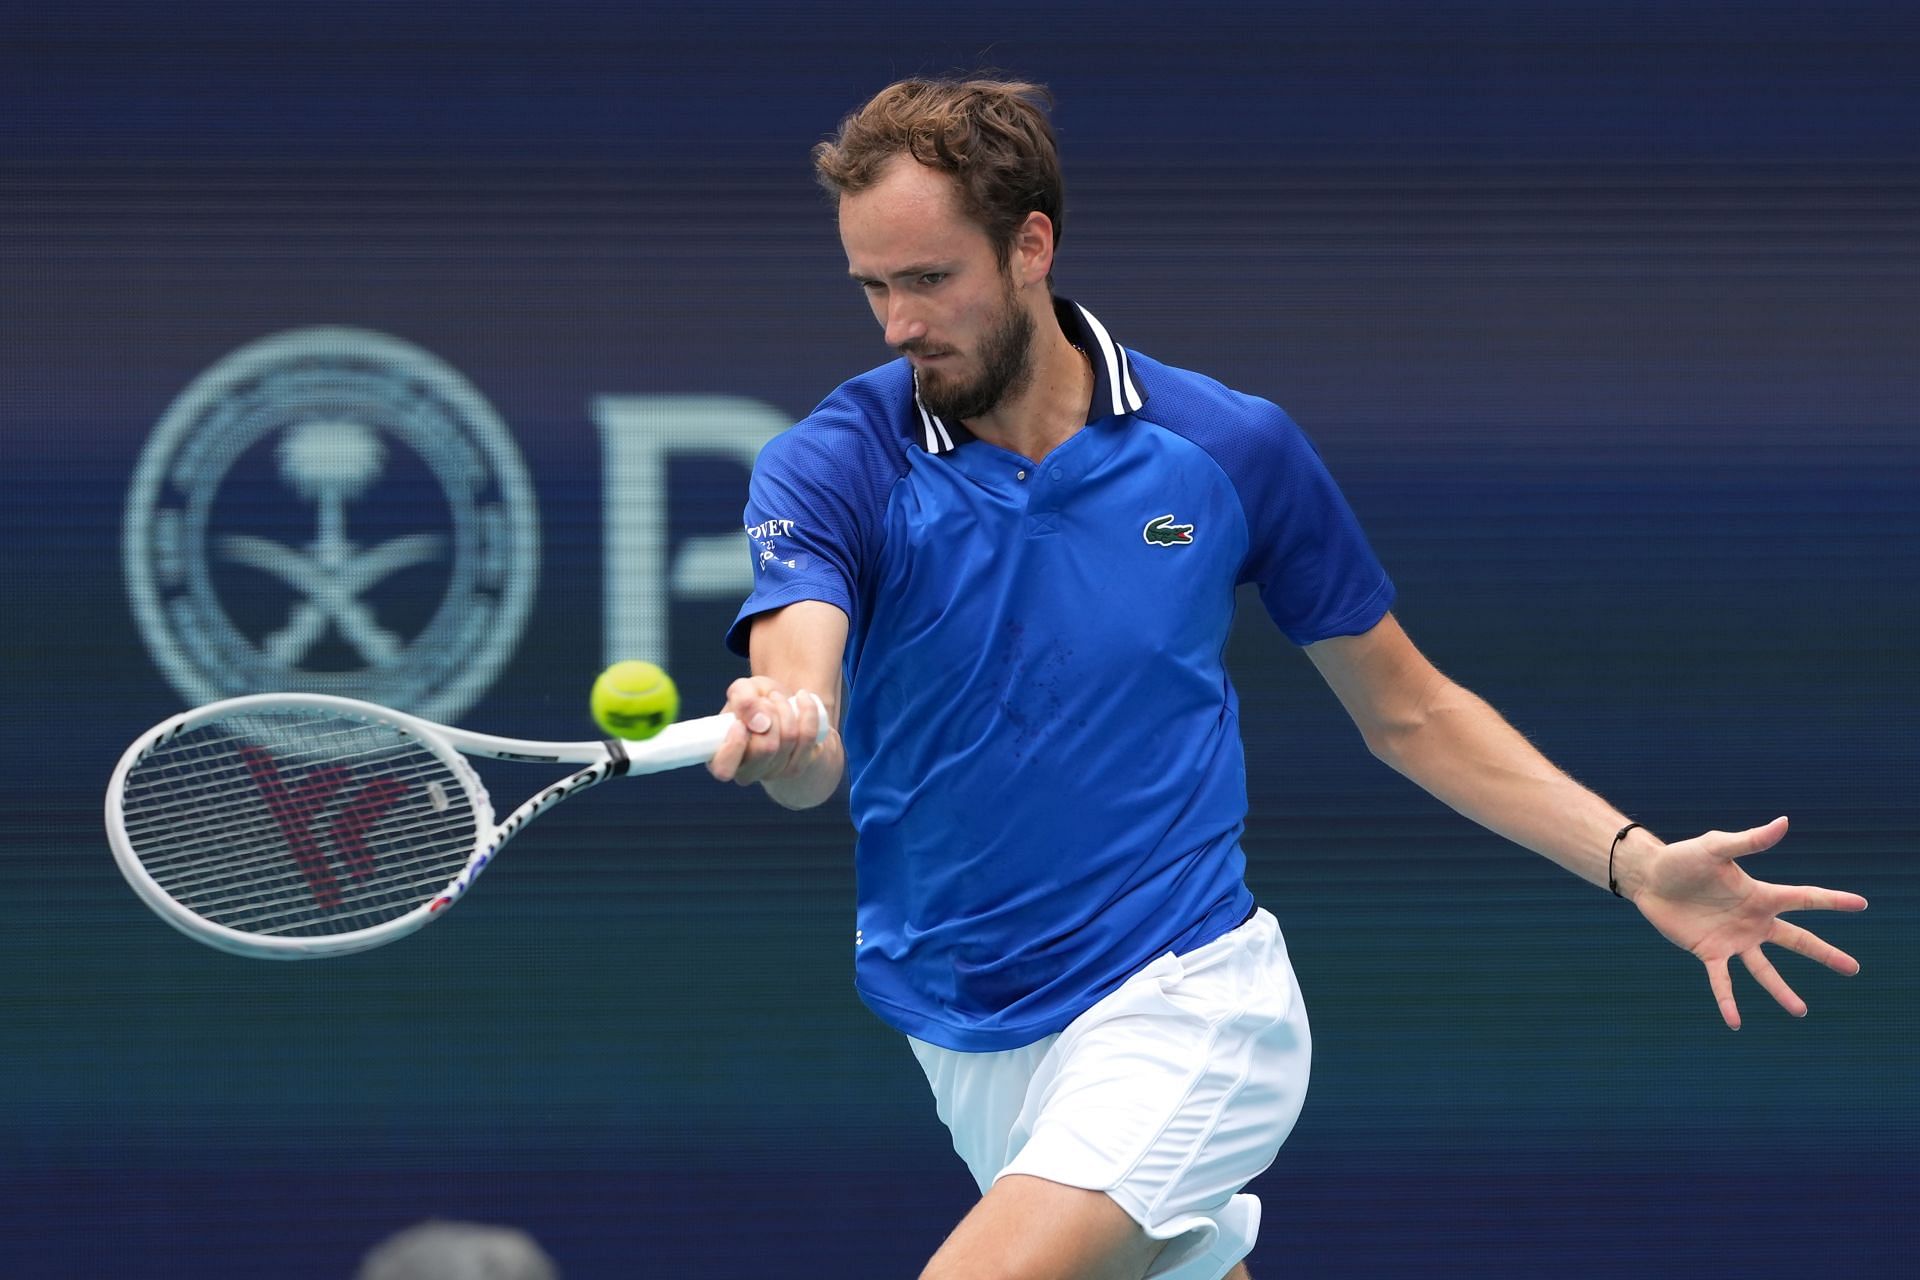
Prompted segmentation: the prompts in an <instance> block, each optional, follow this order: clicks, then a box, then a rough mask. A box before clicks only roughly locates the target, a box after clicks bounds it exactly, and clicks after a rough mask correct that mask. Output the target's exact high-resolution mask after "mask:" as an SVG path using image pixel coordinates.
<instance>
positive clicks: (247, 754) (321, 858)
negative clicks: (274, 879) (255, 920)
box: [240, 745, 407, 911]
mask: <svg viewBox="0 0 1920 1280" xmlns="http://www.w3.org/2000/svg"><path fill="white" fill-rule="evenodd" d="M240 759H241V760H242V761H243V762H244V763H245V764H246V766H247V773H248V774H249V775H250V776H251V777H252V778H253V785H254V786H255V787H256V788H258V790H259V792H260V798H261V799H262V800H264V801H266V805H267V812H269V813H271V814H272V815H273V822H274V825H275V826H277V827H279V828H280V836H281V838H282V839H283V840H285V841H286V844H287V850H288V852H290V853H291V854H292V855H293V860H294V862H295V863H296V864H297V865H298V866H299V868H300V874H301V875H302V876H304V877H306V881H307V888H308V889H309V890H310V891H311V892H312V893H313V901H314V903H315V905H317V906H319V907H321V908H322V909H323V910H328V911H331V910H333V909H335V908H337V907H338V906H339V905H340V902H341V898H340V882H339V879H338V877H336V876H335V875H334V870H333V858H332V857H329V854H328V851H329V849H330V850H331V851H332V854H333V856H334V857H337V858H338V859H339V860H340V861H341V862H342V863H344V864H345V866H346V870H347V874H348V875H349V876H351V877H352V878H353V879H355V880H364V879H366V878H367V877H368V876H369V875H371V874H373V870H374V865H373V853H372V851H370V850H369V849H368V848H367V832H368V830H369V829H371V828H372V826H373V824H374V823H376V822H378V821H379V820H380V818H381V815H383V814H385V813H386V811H387V810H389V809H391V808H392V807H393V806H394V805H396V804H398V803H399V802H400V799H401V797H402V796H404V795H406V794H407V787H406V784H405V783H403V782H399V781H397V780H395V779H393V778H375V779H374V780H373V781H372V782H369V783H367V784H366V785H365V786H363V787H361V788H360V789H359V790H358V791H354V792H352V793H350V794H347V795H344V796H342V795H341V794H340V793H341V792H343V791H344V790H345V789H346V787H347V784H348V783H350V782H351V781H352V780H353V775H352V774H351V773H350V772H349V771H347V770H346V769H342V768H340V767H339V766H337V765H328V766H325V767H322V768H318V769H313V770H310V771H308V772H307V773H306V774H305V775H304V776H302V777H300V778H297V779H292V780H289V779H288V778H286V777H284V776H283V775H282V774H281V772H280V765H279V763H278V762H277V761H275V760H274V758H273V755H272V754H271V753H270V752H268V751H265V750H263V749H261V748H260V747H256V746H251V745H249V746H243V747H241V748H240ZM336 797H338V798H339V804H338V805H337V806H335V805H334V801H335V799H336ZM328 808H333V818H332V820H331V821H330V822H329V823H328V824H327V839H326V843H325V845H324V846H323V845H322V843H321V840H320V838H319V837H318V836H316V835H315V834H314V825H315V824H314V820H315V819H316V818H318V817H319V816H320V815H321V814H322V813H324V812H326V810H327V809H328Z"/></svg>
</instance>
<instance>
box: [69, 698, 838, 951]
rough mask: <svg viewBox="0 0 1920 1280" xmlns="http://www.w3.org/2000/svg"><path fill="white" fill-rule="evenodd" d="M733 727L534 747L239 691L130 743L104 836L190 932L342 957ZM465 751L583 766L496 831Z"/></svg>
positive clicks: (232, 944)
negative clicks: (536, 836)
mask: <svg viewBox="0 0 1920 1280" xmlns="http://www.w3.org/2000/svg"><path fill="white" fill-rule="evenodd" d="M800 697H806V698H812V699H813V701H814V704H815V706H817V707H820V738H821V739H824V738H825V737H826V734H827V729H828V725H827V715H826V708H825V707H824V706H820V699H819V698H818V697H817V696H816V695H814V694H811V693H803V694H800V695H797V696H796V698H795V699H794V701H795V703H796V705H797V704H798V700H799V698H800ZM733 719H734V718H733V717H732V716H731V715H717V716H706V717H704V718H701V719H698V720H684V721H681V722H680V723H678V724H673V725H669V726H667V727H666V728H665V729H663V730H661V731H660V733H659V734H657V735H656V736H654V737H652V738H649V739H647V740H646V741H644V742H623V741H619V740H617V739H610V740H608V741H605V742H527V741H522V740H520V739H517V738H497V737H493V736H491V735H489V734H482V733H470V732H468V731H466V730H464V729H454V728H449V727H448V726H446V725H440V724H434V723H433V722H431V721H428V720H422V719H420V718H418V717H417V716H410V715H406V714H405V713H403V712H399V711H390V710H388V709H387V708H385V707H380V706H375V705H374V704H372V703H369V702H360V701H357V700H355V699H352V698H336V697H329V696H326V695H323V694H301V693H261V694H252V695H249V696H247V697H241V698H228V699H225V700H224V701H221V702H214V703H209V704H208V705H206V706H204V707H198V708H196V709H194V710H192V711H185V712H182V713H181V714H179V715H177V716H173V717H172V718H170V719H168V720H164V721H162V722H161V723H159V724H157V725H155V726H154V727H153V728H151V729H149V730H147V732H146V733H144V734H142V735H141V736H140V738H139V739H138V740H137V741H136V742H134V744H133V745H132V746H130V747H128V748H127V750H126V753H125V754H124V755H123V756H121V757H120V764H119V766H118V767H117V768H116V769H115V770H114V771H113V780H112V781H111V782H110V783H108V784H107V838H108V839H109V841H111V843H112V845H113V856H114V858H115V860H116V861H118V862H119V864H120V870H121V871H122V872H123V873H125V875H126V877H127V881H128V883H130V884H131V885H132V886H133V888H134V892H136V893H138V894H139V895H140V897H141V899H142V900H143V901H144V902H145V903H146V904H147V905H148V906H150V907H152V908H153V909H154V910H155V911H156V912H158V913H159V915H160V917H161V919H163V920H165V921H166V922H167V923H168V924H171V925H173V926H174V927H175V928H178V929H180V930H181V931H183V932H184V933H186V934H187V935H188V936H189V937H192V938H196V939H198V940H199V941H201V942H204V943H207V944H208V945H210V946H214V947H218V948H220V949H221V950H223V951H231V952H234V953H235V954H237V955H243V956H253V957H259V958H264V959H271V960H305V959H315V958H320V957H325V956H338V955H346V954H348V953H350V952H355V951H365V950H367V949H368V948H369V947H377V946H379V945H381V944H382V943H386V942H392V941H393V940H394V939H396V938H402V937H405V936H406V935H407V934H409V933H412V932H413V931H414V930H415V929H418V928H420V926H422V925H424V924H425V923H426V922H427V921H429V920H431V919H433V918H434V917H435V916H437V915H439V914H440V913H441V912H443V911H445V910H446V909H447V908H448V907H450V906H452V905H453V904H454V903H455V902H458V901H459V900H460V898H461V896H462V895H464V894H465V893H466V891H467V890H468V889H470V888H472V887H473V882H474V880H475V879H476V878H478V876H479V875H480V873H481V872H482V871H483V870H485V869H486V866H487V864H488V863H489V862H491V861H492V860H493V858H494V856H495V855H496V854H498V853H499V852H500V848H501V846H502V845H504V844H506V842H507V841H508V840H511V839H512V838H513V837H514V836H515V835H517V834H519V832H520V830H521V829H522V828H524V827H525V826H526V825H527V824H528V823H529V822H531V821H533V819H535V818H537V817H539V816H540V815H541V814H543V813H545V812H546V811H547V810H549V809H551V808H553V806H554V805H556V804H559V803H560V802H561V801H562V800H565V799H567V798H568V797H569V796H573V795H578V794H579V793H580V792H582V791H585V790H586V789H587V788H588V787H592V786H596V785H598V784H599V783H601V782H604V781H606V780H607V779H608V778H611V777H614V776H616V775H619V774H643V773H659V772H662V771H664V770H667V769H679V768H683V767H685V766H687V765H693V764H704V763H705V762H706V761H708V760H710V759H712V757H713V753H714V752H715V751H717V750H719V748H720V744H721V742H722V740H724V739H725V738H726V736H727V729H728V728H729V727H730V726H731V725H732V724H733ZM463 753H464V754H463ZM468 755H473V756H484V757H488V758H490V759H494V760H518V761H523V762H526V763H530V764H579V765H584V766H585V767H584V768H582V769H580V770H578V771H576V772H574V773H572V774H569V775H568V776H567V777H564V778H562V779H560V780H559V781H558V782H556V783H554V784H553V785H552V786H550V787H547V788H546V789H545V790H543V791H540V792H538V793H537V794H536V795H534V797H533V798H532V799H530V800H528V801H527V802H526V803H525V804H523V805H521V806H520V807H519V808H518V809H515V810H514V811H513V812H512V813H511V814H509V815H507V819H506V821H504V822H501V823H498V824H496V823H495V822H494V812H493V805H492V802H491V801H490V800H489V799H488V797H487V791H486V788H485V787H484V786H483V785H481V782H480V777H479V775H478V774H477V773H475V772H474V770H473V766H472V765H470V764H469V763H468V762H467V760H466V758H465V757H466V756H468Z"/></svg>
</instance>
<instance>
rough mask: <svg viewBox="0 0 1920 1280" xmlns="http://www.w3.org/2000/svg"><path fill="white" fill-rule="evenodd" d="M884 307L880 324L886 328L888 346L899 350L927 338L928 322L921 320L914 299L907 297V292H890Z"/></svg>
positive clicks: (898, 290)
mask: <svg viewBox="0 0 1920 1280" xmlns="http://www.w3.org/2000/svg"><path fill="white" fill-rule="evenodd" d="M884 305H885V310H884V311H882V312H881V316H880V322H881V324H883V325H885V326H886V330H887V345H888V346H890V347H892V348H894V349H895V350H898V349H899V348H900V347H902V346H904V345H905V344H907V343H909V342H913V341H915V340H916V339H919V338H924V337H926V336H927V322H926V321H925V320H923V319H921V317H920V314H919V310H918V309H917V308H916V307H915V306H914V304H913V299H911V298H909V297H908V296H907V295H906V292H905V290H901V289H894V290H890V291H889V292H888V294H887V300H886V303H885V304H884Z"/></svg>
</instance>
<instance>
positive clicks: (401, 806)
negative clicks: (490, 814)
mask: <svg viewBox="0 0 1920 1280" xmlns="http://www.w3.org/2000/svg"><path fill="white" fill-rule="evenodd" d="M476 806H477V807H478V810H479V812H480V813H481V815H482V816H484V812H485V798H484V793H483V792H481V791H480V788H479V785H478V780H477V779H475V778H473V777H472V775H471V774H470V773H467V774H465V775H464V776H463V774H462V773H461V772H456V770H455V769H454V768H452V767H451V766H449V765H448V764H447V762H445V761H444V760H442V759H441V758H440V757H439V756H438V755H436V754H435V753H434V752H432V751H431V750H429V749H428V748H427V747H425V746H424V745H422V744H421V743H420V742H419V741H417V740H416V739H415V738H413V737H412V735H410V734H408V733H406V732H405V731H403V730H401V729H399V728H397V727H395V726H392V725H389V724H385V723H382V722H378V721H372V720H366V721H363V720H357V719H354V718H352V717H349V716H344V715H341V714H339V713H338V712H335V711H332V710H323V709H319V708H309V709H299V708H290V709H275V710H266V711H255V712H249V713H235V714H232V715H229V716H225V717H222V718H220V719H216V720H213V721H209V722H206V723H203V724H201V725H198V726H195V727H193V728H191V729H188V730H186V731H185V732H182V733H179V734H177V735H175V736H173V737H171V738H168V739H166V740H164V741H161V742H158V743H155V744H154V745H153V746H152V747H151V748H149V750H148V751H147V752H146V753H145V754H144V755H143V756H142V757H141V758H140V760H139V761H138V762H137V763H136V764H135V765H134V766H133V768H132V769H131V770H130V771H129V773H128V775H127V778H126V783H125V788H124V801H123V809H124V814H125V816H124V828H125V831H126V835H127V839H128V842H129V843H130V845H131V846H132V848H133V850H134V852H135V854H136V856H137V857H138V858H139V861H140V863H141V865H142V866H143V867H144V868H145V869H146V871H147V873H148V874H149V875H150V876H152V877H153V879H154V881H155V882H156V883H157V884H158V885H159V886H160V887H161V889H163V890H164V891H165V892H166V893H167V894H168V896H169V897H171V898H173V899H174V900H175V901H177V902H179V903H180V904H181V905H182V906H184V907H186V908H187V909H188V910H190V911H192V912H194V913H195V914H196V915H199V916H201V917H202V918H204V919H207V920H211V921H213V922H214V923H216V924H221V925H225V926H227V927H228V928H232V929H237V930H241V931H243V932H247V933H255V934H276V935H291V936H313V935H326V934H337V933H349V932H354V931H357V930H360V929H366V928H371V927H374V926H376V925H379V924H382V923H385V922H386V921H388V920H393V919H397V918H399V917H400V916H403V915H405V914H407V913H408V912H410V911H413V910H415V909H416V908H418V907H419V906H421V905H422V904H423V903H426V902H430V901H432V900H433V899H434V898H435V897H437V896H438V895H439V894H440V892H441V891H442V890H443V889H444V888H445V887H446V886H447V884H448V883H449V882H450V881H451V880H453V879H454V877H456V876H457V875H459V874H460V872H461V871H462V870H463V869H464V868H465V867H466V865H467V863H468V862H469V861H470V860H471V858H472V857H473V854H474V851H475V841H476V827H477V825H478V824H477V823H476Z"/></svg>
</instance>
